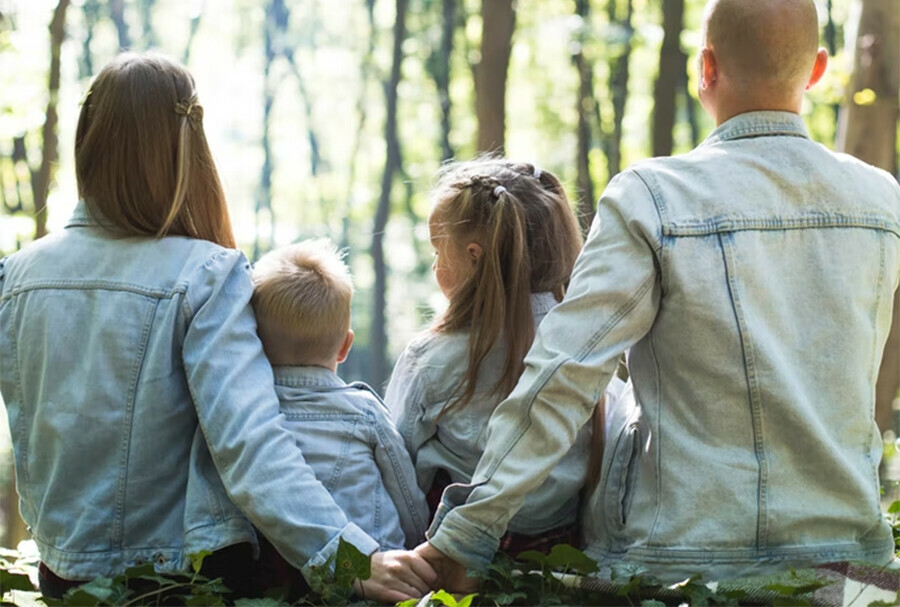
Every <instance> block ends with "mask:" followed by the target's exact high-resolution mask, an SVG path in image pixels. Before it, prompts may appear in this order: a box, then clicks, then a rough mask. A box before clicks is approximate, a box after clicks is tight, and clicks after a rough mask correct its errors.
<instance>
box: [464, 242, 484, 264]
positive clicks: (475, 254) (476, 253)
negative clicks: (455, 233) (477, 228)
mask: <svg viewBox="0 0 900 607" xmlns="http://www.w3.org/2000/svg"><path fill="white" fill-rule="evenodd" d="M466 253H468V254H469V257H470V258H471V259H472V263H473V264H474V263H475V262H476V261H478V259H479V258H480V257H481V254H482V253H484V249H482V248H481V245H480V244H478V243H477V242H470V243H469V244H467V245H466Z"/></svg>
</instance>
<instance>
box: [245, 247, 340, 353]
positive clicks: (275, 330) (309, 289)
mask: <svg viewBox="0 0 900 607" xmlns="http://www.w3.org/2000/svg"><path fill="white" fill-rule="evenodd" d="M253 286H254V289H253V308H254V311H255V312H256V319H257V323H258V325H259V328H258V331H259V336H260V338H261V339H262V342H263V347H264V348H265V351H266V355H267V356H268V357H269V361H270V362H271V363H272V364H273V365H315V366H320V367H327V368H331V369H332V370H334V368H336V367H337V364H338V363H341V362H344V359H346V357H347V353H348V352H349V351H350V346H351V345H352V343H353V331H351V330H350V301H351V298H352V296H353V283H352V281H351V279H350V271H349V270H348V269H347V265H346V264H345V263H344V262H343V260H342V255H341V254H340V253H339V252H338V251H337V249H335V247H334V245H332V244H331V242H330V241H328V240H327V239H322V240H307V241H304V242H301V243H298V244H294V245H290V246H287V247H283V248H280V249H276V250H274V251H272V252H270V253H268V254H266V255H264V256H263V257H262V259H260V260H259V261H258V262H257V263H256V266H255V267H254V268H253Z"/></svg>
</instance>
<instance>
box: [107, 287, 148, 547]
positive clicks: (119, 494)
mask: <svg viewBox="0 0 900 607" xmlns="http://www.w3.org/2000/svg"><path fill="white" fill-rule="evenodd" d="M157 302H158V300H157ZM156 311H157V305H156V304H154V305H152V306H150V308H149V309H148V310H147V313H146V318H145V319H144V328H143V330H142V331H141V341H140V344H139V347H138V350H137V352H136V353H135V354H136V359H135V364H134V367H133V369H132V372H131V382H130V385H129V386H128V391H127V393H126V394H127V398H126V400H125V402H126V403H127V405H126V410H125V421H124V423H125V427H124V428H123V429H122V430H123V431H122V456H121V466H122V469H121V473H120V476H119V483H118V484H119V487H118V488H117V489H116V511H115V512H116V514H115V525H114V527H113V529H114V531H113V533H114V534H115V536H116V537H114V538H113V544H115V545H117V546H119V548H124V545H123V542H124V541H125V501H126V499H127V498H128V465H129V464H128V462H129V460H130V459H131V448H132V445H133V444H134V442H133V437H132V433H133V432H134V405H135V400H136V398H137V386H138V383H139V382H140V377H141V373H142V370H143V367H144V354H145V352H146V351H147V342H148V340H149V338H150V332H151V331H150V329H151V327H152V326H153V319H154V318H156Z"/></svg>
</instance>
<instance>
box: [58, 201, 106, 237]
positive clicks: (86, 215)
mask: <svg viewBox="0 0 900 607" xmlns="http://www.w3.org/2000/svg"><path fill="white" fill-rule="evenodd" d="M85 226H99V227H101V228H107V229H109V230H115V229H116V225H115V224H114V223H113V222H111V221H110V220H108V219H107V218H105V217H103V216H102V215H101V214H100V213H99V212H98V211H96V210H90V211H89V210H88V208H87V205H86V204H85V203H84V200H79V201H78V204H76V205H75V210H74V211H72V215H71V216H70V217H69V221H68V223H66V227H67V228H75V227H85Z"/></svg>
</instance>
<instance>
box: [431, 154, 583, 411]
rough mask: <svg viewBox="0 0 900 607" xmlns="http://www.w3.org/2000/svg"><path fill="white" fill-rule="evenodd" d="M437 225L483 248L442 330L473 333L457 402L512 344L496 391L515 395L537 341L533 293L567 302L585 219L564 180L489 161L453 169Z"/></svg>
mask: <svg viewBox="0 0 900 607" xmlns="http://www.w3.org/2000/svg"><path fill="white" fill-rule="evenodd" d="M433 199H434V209H433V211H432V214H431V223H432V225H433V226H437V227H438V229H440V230H442V231H443V232H444V233H445V234H446V235H447V237H449V238H450V239H452V240H453V241H454V242H457V243H463V244H464V243H466V242H475V243H477V244H479V245H480V246H481V248H482V254H481V255H480V256H479V257H478V258H477V259H476V261H475V266H474V271H473V272H472V273H471V275H469V276H468V277H467V278H466V279H465V280H464V281H463V283H462V284H461V285H460V286H459V288H458V289H456V291H455V292H454V293H453V295H452V297H451V300H450V305H449V307H448V309H447V311H446V313H445V314H444V315H443V316H442V317H441V318H440V319H438V321H437V323H436V325H435V330H436V331H438V332H441V331H455V330H459V329H466V328H468V329H470V330H471V333H470V338H469V366H468V370H467V373H466V379H465V381H464V385H463V387H462V389H461V393H462V396H461V397H460V398H459V399H457V402H458V403H460V404H461V405H464V404H465V403H467V402H468V401H469V400H471V398H472V396H473V394H474V389H475V381H476V380H477V376H478V367H479V365H480V364H481V362H482V361H483V360H484V358H485V357H486V356H487V354H488V353H489V351H490V350H491V348H492V347H493V346H494V344H495V343H496V342H497V341H498V339H500V338H501V336H502V337H503V338H504V340H505V342H506V344H507V346H508V352H507V358H506V363H505V366H504V370H503V373H502V377H501V380H500V381H499V382H498V384H497V385H496V386H495V387H494V389H495V391H497V392H499V393H502V394H503V395H505V394H508V393H509V392H510V391H511V390H512V387H513V386H514V385H515V383H516V381H517V380H518V378H519V375H520V374H521V372H522V369H523V364H522V361H523V359H524V357H525V353H526V352H527V351H528V348H529V347H531V342H532V340H533V338H534V318H533V315H532V311H531V294H532V293H541V292H547V291H549V292H552V293H553V294H554V295H555V296H556V299H557V300H561V299H562V297H563V294H564V292H565V288H566V286H567V285H568V282H569V276H570V275H571V273H572V267H573V265H574V264H575V258H576V257H578V254H579V252H580V251H581V245H582V239H581V233H580V231H579V228H578V221H577V219H576V218H575V214H574V213H573V211H572V208H571V206H570V205H569V201H568V199H567V198H566V194H565V191H564V189H563V187H562V184H560V182H559V180H558V179H557V178H556V176H554V175H553V174H552V173H550V172H549V171H542V170H541V169H540V168H538V167H535V166H534V165H531V164H528V163H521V162H513V161H510V160H507V159H504V158H493V157H485V158H479V159H476V160H473V161H469V162H459V163H452V164H449V165H447V166H446V167H445V168H444V169H443V170H442V172H441V176H440V178H439V180H438V184H437V186H436V187H435V189H434V191H433Z"/></svg>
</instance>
